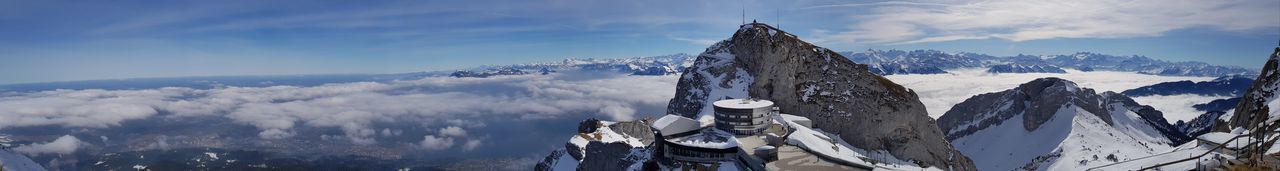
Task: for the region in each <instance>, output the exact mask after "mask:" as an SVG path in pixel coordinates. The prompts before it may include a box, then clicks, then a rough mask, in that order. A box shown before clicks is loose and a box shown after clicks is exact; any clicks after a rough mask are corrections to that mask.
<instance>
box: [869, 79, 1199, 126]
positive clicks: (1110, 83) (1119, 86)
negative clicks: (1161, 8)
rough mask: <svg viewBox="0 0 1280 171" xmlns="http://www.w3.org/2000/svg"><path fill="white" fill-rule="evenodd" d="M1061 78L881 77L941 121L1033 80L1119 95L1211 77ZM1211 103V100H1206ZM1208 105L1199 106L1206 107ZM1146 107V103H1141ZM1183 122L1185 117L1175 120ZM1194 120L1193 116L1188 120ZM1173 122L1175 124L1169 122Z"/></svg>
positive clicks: (1162, 109)
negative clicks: (958, 108)
mask: <svg viewBox="0 0 1280 171" xmlns="http://www.w3.org/2000/svg"><path fill="white" fill-rule="evenodd" d="M1064 70H1066V71H1067V73H1065V74H1056V73H1001V74H992V73H987V72H986V70H985V68H967V69H956V70H947V72H950V74H909V75H889V76H885V78H888V79H889V80H892V81H893V82H894V83H898V84H900V85H902V86H904V87H907V88H910V89H911V90H914V91H915V92H916V94H918V95H920V102H923V103H924V105H925V109H927V110H928V112H929V116H930V117H933V118H938V117H941V116H942V114H944V113H946V112H947V110H950V109H951V107H952V106H955V105H956V104H958V103H960V102H963V101H964V100H965V99H969V97H973V96H975V95H979V94H983V93H991V92H998V91H1003V90H1008V89H1012V88H1015V87H1018V85H1020V84H1022V83H1026V82H1030V81H1031V80H1035V79H1037V78H1044V77H1058V78H1062V79H1066V80H1071V81H1072V82H1075V83H1076V84H1079V86H1081V87H1088V88H1092V89H1094V91H1097V92H1098V93H1102V92H1106V91H1114V92H1121V91H1124V90H1128V89H1133V88H1138V87H1142V86H1148V85H1152V84H1156V83H1163V82H1171V81H1183V80H1191V81H1196V82H1199V81H1210V80H1213V79H1214V77H1184V76H1158V75H1147V74H1138V73H1135V72H1115V71H1091V72H1084V71H1080V70H1072V69H1064ZM1210 100H1212V99H1210ZM1206 102H1209V101H1204V102H1199V103H1206ZM1143 104H1146V103H1143ZM1153 107H1156V110H1160V111H1165V110H1167V108H1162V107H1165V106H1153ZM1177 118H1185V117H1177ZM1192 118H1194V116H1192ZM1170 121H1173V122H1176V121H1177V120H1170Z"/></svg>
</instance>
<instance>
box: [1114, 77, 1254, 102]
mask: <svg viewBox="0 0 1280 171" xmlns="http://www.w3.org/2000/svg"><path fill="white" fill-rule="evenodd" d="M1250 77H1252V76H1241V75H1234V76H1224V77H1218V78H1217V79H1214V80H1212V81H1202V82H1192V81H1176V82H1165V83H1159V84H1155V85H1149V86H1142V87H1138V88H1134V89H1130V90H1125V91H1124V92H1122V93H1121V94H1124V95H1126V96H1150V95H1166V96H1167V95H1177V94H1195V95H1205V96H1233V97H1235V96H1240V95H1242V94H1243V93H1244V91H1245V90H1248V89H1249V85H1253V78H1250Z"/></svg>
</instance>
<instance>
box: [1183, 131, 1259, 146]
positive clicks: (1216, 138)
mask: <svg viewBox="0 0 1280 171" xmlns="http://www.w3.org/2000/svg"><path fill="white" fill-rule="evenodd" d="M1236 136H1240V135H1237V134H1232V133H1226V132H1210V133H1205V134H1204V135H1200V136H1199V137H1196V139H1199V140H1201V141H1209V142H1213V143H1214V144H1222V143H1226V142H1227V141H1229V140H1231V139H1232V138H1235V137H1236ZM1250 142H1254V141H1253V138H1249V137H1240V138H1239V139H1236V140H1235V141H1232V142H1231V143H1227V148H1231V149H1239V148H1241V147H1244V146H1245V145H1248V143H1250Z"/></svg>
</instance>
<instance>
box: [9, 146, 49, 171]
mask: <svg viewBox="0 0 1280 171" xmlns="http://www.w3.org/2000/svg"><path fill="white" fill-rule="evenodd" d="M0 165H4V170H5V171H43V170H45V169H44V167H43V166H40V164H36V162H35V161H31V158H27V157H26V156H23V155H22V154H18V153H17V152H14V151H9V150H6V149H0Z"/></svg>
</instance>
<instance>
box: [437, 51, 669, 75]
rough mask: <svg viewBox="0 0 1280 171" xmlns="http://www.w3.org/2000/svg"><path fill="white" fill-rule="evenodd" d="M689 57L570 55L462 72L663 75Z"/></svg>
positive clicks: (482, 67)
mask: <svg viewBox="0 0 1280 171" xmlns="http://www.w3.org/2000/svg"><path fill="white" fill-rule="evenodd" d="M693 59H694V58H693V56H689V55H688V54H683V53H680V54H672V55H663V56H650V57H634V58H616V59H597V58H570V59H564V60H561V61H558V62H541V63H528V64H515V65H489V66H481V67H477V68H473V69H468V70H466V72H481V73H484V72H496V71H503V70H520V71H526V72H538V73H547V72H556V71H605V72H619V73H627V74H632V75H667V74H675V73H676V72H677V71H679V70H681V69H684V68H685V67H687V66H689V65H692V63H693ZM460 72H461V71H460ZM521 74H523V73H521Z"/></svg>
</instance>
